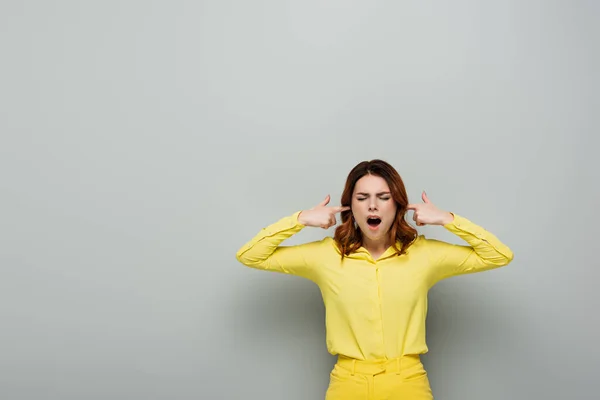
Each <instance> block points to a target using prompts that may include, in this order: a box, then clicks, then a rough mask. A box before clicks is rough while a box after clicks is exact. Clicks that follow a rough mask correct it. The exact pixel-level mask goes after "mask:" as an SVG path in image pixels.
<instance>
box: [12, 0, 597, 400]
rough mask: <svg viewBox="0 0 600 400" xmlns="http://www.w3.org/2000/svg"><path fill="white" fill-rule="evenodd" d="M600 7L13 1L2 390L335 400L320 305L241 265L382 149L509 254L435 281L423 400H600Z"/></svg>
mask: <svg viewBox="0 0 600 400" xmlns="http://www.w3.org/2000/svg"><path fill="white" fill-rule="evenodd" d="M599 11H600V7H599V6H598V3H597V2H593V1H550V2H548V1H525V2H518V1H515V0H512V1H506V0H505V1H494V2H476V1H461V0H459V1H454V2H441V1H438V2H423V1H408V2H384V1H369V2H358V1H348V0H344V1H341V0H329V1H327V2H323V1H306V0H304V1H293V2H292V1H274V0H271V1H253V2H249V1H248V2H246V1H239V0H238V1H216V0H214V1H198V2H191V1H187V2H183V1H169V2H167V1H162V2H158V1H127V2H125V1H120V2H116V1H113V2H99V1H97V2H77V1H53V2H44V1H3V2H2V3H0V33H1V35H0V46H1V49H2V53H1V54H0V57H1V63H0V113H1V114H0V132H1V133H2V134H1V135H2V136H1V143H0V174H1V175H0V178H1V180H0V182H1V185H0V201H1V208H0V210H1V219H0V221H1V226H2V229H1V230H0V232H1V237H0V240H1V243H2V245H1V246H0V262H1V264H0V268H1V275H0V327H1V329H0V398H2V399H3V400H17V399H28V400H29V399H32V400H33V399H44V400H51V399H52V400H55V399H56V400H59V399H60V400H67V399H77V400H81V399H147V400H150V399H182V400H184V399H289V400H293V399H322V398H323V395H324V393H325V390H326V387H327V383H328V374H329V370H330V368H331V366H332V365H333V363H334V361H335V360H334V358H333V357H332V356H330V355H329V354H327V352H326V348H325V332H324V310H323V307H322V302H321V298H320V293H319V291H318V289H317V287H316V286H314V285H313V284H311V283H310V282H308V281H304V280H302V279H300V278H294V277H288V276H284V275H280V274H270V273H266V272H260V271H254V270H250V269H248V268H246V267H244V266H242V265H241V264H239V263H237V261H236V260H235V252H236V250H237V249H238V248H239V247H240V246H241V245H243V244H244V243H245V242H246V241H247V240H249V239H250V238H251V237H252V236H254V234H256V233H257V232H258V230H259V229H261V228H262V227H264V226H266V225H268V224H270V223H272V222H275V221H276V220H278V219H279V218H281V217H283V216H286V215H289V214H291V213H293V212H294V211H296V210H300V209H305V208H309V207H312V206H313V205H315V204H316V203H318V202H319V201H321V200H322V199H323V198H324V197H325V195H326V194H328V193H329V194H331V195H332V198H333V201H332V203H335V204H337V202H338V199H339V196H340V194H341V190H342V187H343V184H344V180H345V178H346V174H347V173H348V172H349V170H350V169H351V168H352V167H353V166H354V165H355V164H356V163H357V162H359V161H362V160H365V159H371V158H383V159H386V160H387V161H389V162H391V163H392V164H393V165H394V166H396V168H397V169H398V170H399V171H400V173H401V175H402V176H403V178H404V179H405V182H406V185H407V188H408V190H409V195H410V198H411V201H420V198H419V196H420V193H421V190H426V191H427V193H428V195H429V197H430V198H431V200H432V201H433V202H434V203H435V204H436V205H438V206H439V207H440V208H443V209H446V210H452V211H455V212H457V213H460V214H462V215H464V216H466V217H467V218H469V219H471V220H472V221H474V222H476V223H478V224H480V225H482V226H483V227H485V228H486V229H488V230H490V231H491V232H493V233H495V234H496V235H497V236H499V237H500V238H501V239H502V240H503V241H505V242H506V243H507V244H508V245H509V246H510V247H511V249H512V250H513V251H514V252H515V260H514V261H513V263H512V264H511V265H510V266H507V267H505V268H502V269H500V270H496V271H491V272H488V273H482V274H476V275H471V276H464V277H460V278H452V279H449V280H447V281H444V282H442V283H440V284H438V285H437V286H435V287H434V288H433V289H432V291H431V294H430V302H431V303H430V307H431V308H430V314H429V317H428V330H427V338H428V344H429V346H430V353H429V354H428V355H426V356H425V357H424V358H423V360H424V363H425V364H426V367H427V369H428V371H429V375H430V379H431V383H432V387H433V390H434V394H435V396H436V399H439V400H458V399H460V400H466V399H473V400H474V399H482V398H484V399H486V400H506V399H515V400H516V399H527V400H530V399H543V400H549V399H567V398H568V399H590V398H596V397H597V396H598V394H597V392H596V390H597V389H596V382H597V374H598V372H599V370H600V354H599V353H600V352H599V350H598V337H600V328H599V327H598V317H597V308H596V307H594V306H596V305H597V304H598V301H599V297H600V295H599V294H598V292H597V291H596V290H595V288H596V286H597V281H598V278H599V277H600V273H599V272H598V271H599V267H600V265H599V261H598V256H597V252H598V249H597V246H596V242H597V240H596V237H597V233H598V222H599V218H598V208H597V207H598V204H599V201H598V200H599V189H598V171H599V170H600V168H599V161H598V137H597V130H598V128H599V120H598V106H599V105H600V104H599V101H598V89H599V78H598V72H597V71H598V70H599V67H600V66H599V64H598V60H599V58H598V50H599V49H600V46H599V40H598V38H599V33H600V28H599V27H598V24H597V17H598V13H599ZM419 231H420V232H422V233H424V234H427V235H429V236H430V237H436V238H440V239H444V240H447V241H452V242H456V243H460V240H459V239H458V238H457V237H455V236H453V235H451V234H449V233H448V232H445V231H444V230H443V228H440V227H435V226H434V227H430V226H428V227H424V228H419ZM332 233H333V228H332V229H331V230H330V231H323V230H320V229H314V228H313V229H307V230H304V231H302V232H301V233H299V234H298V235H297V236H295V237H293V238H292V239H290V241H289V244H293V243H300V242H304V241H307V240H313V239H317V238H321V237H322V236H323V235H326V234H332Z"/></svg>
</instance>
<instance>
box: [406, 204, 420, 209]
mask: <svg viewBox="0 0 600 400" xmlns="http://www.w3.org/2000/svg"><path fill="white" fill-rule="evenodd" d="M417 208H419V204H409V205H407V206H406V209H407V210H416V209H417Z"/></svg>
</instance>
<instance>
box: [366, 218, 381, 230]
mask: <svg viewBox="0 0 600 400" xmlns="http://www.w3.org/2000/svg"><path fill="white" fill-rule="evenodd" d="M380 223H381V218H379V217H369V218H367V224H369V226H370V227H371V228H376V227H378V226H379V224H380Z"/></svg>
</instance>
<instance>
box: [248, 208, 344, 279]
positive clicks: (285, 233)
mask: <svg viewBox="0 0 600 400" xmlns="http://www.w3.org/2000/svg"><path fill="white" fill-rule="evenodd" d="M328 202H329V196H327V198H326V199H325V200H324V201H323V202H321V203H320V204H319V205H317V206H316V207H314V208H312V209H310V210H306V211H297V212H295V213H294V214H292V215H290V216H287V217H284V218H282V219H280V220H279V221H277V222H275V223H273V224H271V225H269V226H267V227H266V228H263V229H261V230H260V232H259V233H258V234H257V235H256V236H254V237H253V238H252V239H251V240H250V241H249V242H247V243H246V244H244V245H243V246H242V247H241V248H240V249H239V250H238V251H237V253H236V258H237V260H238V261H239V262H241V263H242V264H244V265H246V266H248V267H251V268H257V269H262V270H267V271H274V272H281V273H285V274H292V275H299V276H303V277H306V278H309V279H313V278H314V276H313V270H312V266H313V265H314V261H313V260H316V259H318V258H319V252H320V251H322V249H323V247H322V243H323V241H322V240H320V241H314V242H309V243H305V244H300V245H295V246H281V243H282V242H283V241H284V240H286V239H288V238H289V237H291V236H292V235H294V234H296V233H298V232H300V231H301V230H302V229H303V228H304V227H306V226H315V227H321V228H324V229H327V228H329V227H330V226H333V225H335V223H336V220H335V214H336V213H337V212H341V211H345V210H347V209H349V207H326V205H327V203H328Z"/></svg>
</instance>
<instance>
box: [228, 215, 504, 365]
mask: <svg viewBox="0 0 600 400" xmlns="http://www.w3.org/2000/svg"><path fill="white" fill-rule="evenodd" d="M299 214H300V211H298V212H296V213H294V214H292V215H290V216H287V217H285V218H282V219H280V220H279V221H277V222H275V223H273V224H272V225H270V226H268V227H266V228H264V229H262V230H261V231H260V232H259V233H258V234H257V235H256V236H255V237H254V238H252V239H251V240H250V241H249V242H248V243H246V244H245V245H244V246H242V247H241V248H240V249H239V250H238V251H237V254H236V258H237V260H238V261H240V262H241V263H242V264H244V265H246V266H248V267H252V268H257V269H261V270H266V271H274V272H280V273H285V274H292V275H297V276H301V277H304V278H307V279H309V280H311V281H313V282H314V283H316V284H317V285H318V287H319V288H320V290H321V294H322V297H323V301H324V304H325V311H326V314H325V315H326V319H325V324H326V338H327V350H328V351H329V352H330V353H331V354H332V355H337V354H342V355H345V356H347V357H352V358H356V359H359V360H381V359H393V358H396V357H400V356H402V355H405V354H423V353H426V352H427V351H428V348H427V344H426V341H425V320H426V316H427V292H428V290H429V289H430V288H431V287H432V286H433V285H434V284H435V283H437V282H439V281H440V280H442V279H445V278H449V277H451V276H455V275H460V274H468V273H474V272H480V271H486V270H490V269H493V268H498V267H501V266H504V265H507V264H508V263H509V262H511V261H512V259H513V253H512V251H511V250H510V249H509V248H508V246H506V245H505V244H504V243H502V242H501V241H500V240H498V238H496V237H495V236H494V235H493V234H491V233H490V232H488V231H486V230H485V229H483V228H482V227H480V226H478V225H476V224H474V223H473V222H471V221H469V220H468V219H466V218H464V217H461V216H460V215H457V214H455V213H453V215H454V221H453V222H451V223H449V224H446V225H444V228H446V229H448V230H449V231H450V232H452V233H454V234H456V235H457V236H459V237H460V238H462V239H464V240H465V241H466V242H467V243H468V246H465V245H456V244H450V243H447V242H444V241H440V240H436V239H430V238H426V237H425V236H424V235H419V236H418V238H417V239H416V240H415V241H414V242H413V244H412V245H411V246H410V247H409V248H408V250H407V254H404V255H402V256H397V255H394V250H393V248H391V247H390V248H388V249H387V251H386V252H385V253H384V254H383V255H382V256H381V257H379V258H378V259H373V258H372V257H371V255H370V253H369V252H368V251H367V250H366V249H364V248H362V247H361V248H360V249H358V250H357V251H356V252H355V253H352V254H350V255H349V256H348V257H346V258H344V261H342V260H341V253H340V251H339V249H338V247H337V245H336V243H335V241H334V240H333V238H332V237H325V238H323V239H321V240H318V241H313V242H309V243H304V244H299V245H294V246H281V245H280V244H281V243H282V242H283V241H284V240H285V239H287V238H289V237H290V236H292V235H294V234H295V233H297V232H299V231H300V230H301V229H303V228H304V227H305V226H304V225H302V224H300V223H299V222H298V215H299Z"/></svg>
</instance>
